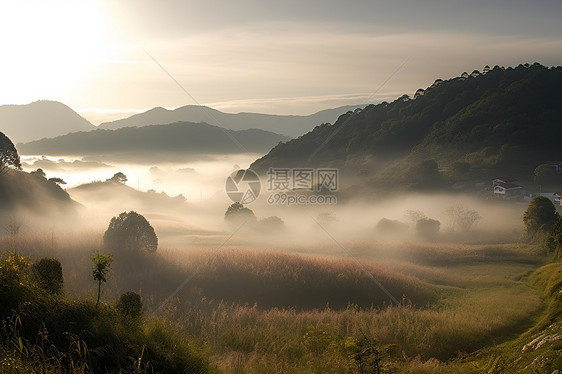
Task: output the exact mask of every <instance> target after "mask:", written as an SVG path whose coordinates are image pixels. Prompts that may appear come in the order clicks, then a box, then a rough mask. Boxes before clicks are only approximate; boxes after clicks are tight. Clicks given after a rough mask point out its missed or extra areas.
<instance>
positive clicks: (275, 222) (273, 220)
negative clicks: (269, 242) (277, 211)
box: [258, 216, 285, 233]
mask: <svg viewBox="0 0 562 374" xmlns="http://www.w3.org/2000/svg"><path fill="white" fill-rule="evenodd" d="M258 224H259V228H260V229H261V230H262V231H263V232H264V233H273V232H283V230H285V222H283V220H282V219H281V218H279V217H277V216H271V217H267V218H264V219H262V220H260V221H259V222H258Z"/></svg>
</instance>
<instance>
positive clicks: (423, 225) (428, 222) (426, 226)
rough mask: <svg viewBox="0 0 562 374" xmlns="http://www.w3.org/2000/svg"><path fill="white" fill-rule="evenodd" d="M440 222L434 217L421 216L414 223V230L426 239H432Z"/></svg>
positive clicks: (435, 235) (437, 232)
mask: <svg viewBox="0 0 562 374" xmlns="http://www.w3.org/2000/svg"><path fill="white" fill-rule="evenodd" d="M440 227H441V222H439V221H438V220H436V219H431V218H422V219H420V220H418V222H417V223H416V232H417V234H418V235H419V236H421V237H422V238H424V239H427V240H433V239H435V238H436V237H437V235H439V229H440Z"/></svg>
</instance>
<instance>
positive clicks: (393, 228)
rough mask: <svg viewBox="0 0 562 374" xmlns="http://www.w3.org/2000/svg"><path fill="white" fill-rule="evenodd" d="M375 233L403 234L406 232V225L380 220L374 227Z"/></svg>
mask: <svg viewBox="0 0 562 374" xmlns="http://www.w3.org/2000/svg"><path fill="white" fill-rule="evenodd" d="M375 231H376V232H377V233H379V234H395V235H399V234H405V233H407V232H408V225H407V224H405V223H403V222H400V221H397V220H390V219H388V218H381V220H380V221H379V222H378V223H377V225H376V226H375Z"/></svg>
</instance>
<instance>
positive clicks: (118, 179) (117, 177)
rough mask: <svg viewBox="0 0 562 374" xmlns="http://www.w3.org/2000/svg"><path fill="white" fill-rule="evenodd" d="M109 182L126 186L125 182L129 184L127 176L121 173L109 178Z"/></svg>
mask: <svg viewBox="0 0 562 374" xmlns="http://www.w3.org/2000/svg"><path fill="white" fill-rule="evenodd" d="M108 181H110V182H116V183H123V184H124V183H125V182H127V176H126V175H125V174H123V173H121V172H118V173H115V174H113V176H112V177H111V178H109V179H108Z"/></svg>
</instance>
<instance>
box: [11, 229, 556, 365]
mask: <svg viewBox="0 0 562 374" xmlns="http://www.w3.org/2000/svg"><path fill="white" fill-rule="evenodd" d="M80 240H82V241H84V238H83V237H82V238H81V239H80ZM92 242H95V240H94V239H92ZM6 243H7V242H6V241H5V242H4V243H3V244H6ZM87 243H88V241H84V243H83V244H82V245H80V244H76V243H71V242H69V243H67V244H64V245H63V243H59V245H58V248H53V249H51V250H49V251H48V252H49V256H53V257H57V258H59V259H60V260H61V262H62V264H63V271H64V275H65V287H64V290H65V293H66V294H67V295H70V296H71V297H69V296H66V297H65V296H56V295H47V294H44V293H42V291H40V289H39V288H38V287H37V286H36V285H33V283H29V282H31V280H29V281H28V280H26V278H25V276H24V277H23V278H22V279H23V282H20V283H22V284H20V285H19V286H18V287H17V290H26V291H25V292H22V293H21V294H17V295H21V296H15V295H16V294H15V293H13V292H15V291H13V292H12V293H11V294H9V295H8V296H9V297H14V298H15V297H21V299H19V301H18V303H17V305H16V306H15V310H17V311H18V313H17V314H12V313H11V311H10V310H11V309H14V308H12V307H10V308H6V309H4V310H3V315H4V316H5V318H4V321H5V322H4V327H3V329H4V337H3V339H4V340H3V344H2V350H3V357H6V359H5V360H4V363H3V365H4V367H8V366H6V365H16V366H18V367H23V368H25V369H22V370H23V371H21V372H33V371H32V369H31V368H35V367H41V366H40V365H44V364H43V362H47V363H48V365H50V366H48V368H49V370H51V372H60V371H64V370H67V371H68V372H105V371H111V370H113V371H117V370H121V371H122V372H137V371H135V370H138V368H139V366H138V365H139V363H141V366H140V368H141V369H140V370H141V372H142V370H145V371H147V372H150V370H152V368H154V369H155V372H158V371H159V372H185V371H184V370H183V369H180V368H185V367H188V368H192V370H193V368H197V370H200V371H201V372H205V371H209V370H210V371H212V370H217V371H219V372H225V373H237V372H250V373H252V372H254V373H261V372H279V373H281V372H283V373H285V372H294V373H296V372H299V373H302V372H310V373H312V372H341V373H349V372H359V367H360V365H363V366H364V367H365V368H366V367H372V365H373V364H374V363H378V365H379V368H380V369H381V370H383V372H385V371H384V370H386V372H408V371H410V372H444V373H445V372H451V371H454V372H478V371H479V369H477V368H484V367H487V366H486V365H489V366H490V367H491V366H492V363H491V360H493V359H495V357H500V356H501V362H510V361H509V360H510V359H509V357H511V356H510V355H515V354H516V349H515V348H516V347H518V345H521V343H522V342H523V341H524V340H521V339H524V338H521V337H518V335H519V334H522V333H524V332H525V331H527V330H529V329H530V328H532V327H533V326H534V325H536V326H535V327H534V329H535V330H536V332H537V334H538V333H539V332H542V330H543V329H544V328H548V326H550V325H549V324H547V323H545V322H542V325H540V324H537V322H538V321H540V320H541V319H540V318H538V317H537V316H543V317H542V318H549V317H548V315H549V314H548V313H550V314H552V313H556V311H558V312H557V313H559V311H560V305H559V304H553V305H552V306H551V307H550V309H548V310H550V311H547V312H543V310H544V305H545V304H544V303H543V301H541V296H543V297H545V299H544V300H549V299H548V298H550V297H551V296H548V295H547V294H544V295H543V294H542V291H543V289H545V288H548V289H550V290H551V291H552V290H553V289H555V288H556V284H555V283H553V282H555V280H549V278H548V276H547V275H548V274H550V275H553V274H554V273H555V272H554V270H552V269H553V268H554V267H556V266H557V265H556V264H552V265H548V266H547V267H546V268H540V266H541V265H540V263H541V262H542V261H544V257H542V256H540V255H538V254H536V253H535V252H536V250H535V249H534V247H533V246H530V245H447V244H438V245H436V244H422V243H403V244H393V245H383V244H375V243H368V242H362V243H350V247H349V248H350V251H351V252H352V253H354V255H356V256H357V257H358V258H360V259H361V267H359V266H357V264H355V263H354V262H353V261H351V260H346V259H342V258H319V257H318V254H319V253H314V255H310V254H309V255H298V254H287V253H280V252H276V251H272V250H257V251H256V250H244V249H240V248H225V249H222V250H221V251H219V252H218V253H209V252H208V251H194V250H191V251H189V252H188V253H186V250H185V249H173V248H162V249H161V250H160V252H161V253H160V254H156V253H152V254H146V255H144V256H139V257H138V258H136V259H132V258H124V257H122V256H121V257H119V256H116V261H115V263H114V264H113V267H112V271H111V273H110V275H109V277H108V283H107V284H106V285H104V289H103V295H102V303H101V304H100V307H99V308H97V309H96V307H95V297H96V292H95V290H96V283H95V282H94V281H93V280H92V279H91V277H90V276H89V275H88V274H89V272H90V270H89V269H90V268H89V266H90V265H89V262H88V254H89V250H90V249H91V248H92V247H91V245H88V244H87ZM24 244H25V245H24ZM44 245H45V243H44V242H43V243H41V240H38V241H34V240H32V239H31V238H26V240H25V241H23V242H22V243H20V244H19V245H18V248H20V250H22V251H23V250H24V247H27V248H28V252H27V253H28V254H29V255H30V258H31V259H32V260H33V259H35V260H37V259H38V258H39V256H40V254H41V253H43V252H44V251H43V252H42V251H41V247H42V246H44ZM66 245H68V248H65V246H66ZM70 249H74V250H70ZM326 252H330V249H329V248H327V249H326ZM392 254H393V255H392ZM209 259H210V261H209ZM421 259H425V261H421ZM537 268H540V269H539V270H538V271H536V272H535V269H537ZM545 269H547V270H548V271H547V270H545ZM365 270H366V271H365ZM533 272H535V273H533ZM368 273H370V274H374V275H375V276H376V279H377V280H379V281H380V283H381V284H382V285H384V286H385V287H388V290H390V292H391V293H392V294H393V295H395V296H396V298H397V299H398V300H399V301H400V306H396V305H393V304H392V301H391V300H390V299H389V298H388V297H385V294H384V293H382V292H381V290H380V289H379V288H378V286H377V285H376V284H375V283H374V282H373V280H372V279H371V278H370V277H369V276H368ZM406 274H407V275H406ZM531 274H533V275H531ZM187 277H191V279H190V281H189V282H188V283H187V284H186V286H185V287H184V288H183V289H181V290H180V291H179V292H178V293H177V294H175V295H174V297H172V298H171V299H169V300H167V302H166V303H163V301H164V300H166V297H168V296H170V295H171V294H172V292H173V290H174V289H175V288H176V287H177V286H178V285H179V284H181V283H182V282H183V281H184V280H185V279H186V278H187ZM547 284H548V285H549V286H548V287H546V285H547ZM338 287H339V288H338ZM4 289H5V288H3V290H4ZM14 290H16V289H14ZM129 290H134V291H137V292H139V293H140V294H141V295H142V297H143V302H144V305H145V314H144V317H143V319H142V320H136V321H133V322H131V321H128V320H127V319H126V318H125V319H124V318H123V316H122V315H121V314H120V312H119V309H117V308H116V307H114V306H113V305H115V303H116V300H117V299H118V298H119V295H120V294H122V293H123V292H125V291H129ZM375 291H376V292H375ZM2 295H3V296H2V297H7V296H6V293H3V294H2ZM10 295H11V296H10ZM552 295H555V293H552ZM556 295H557V294H556ZM77 297H78V298H79V299H76V298H77ZM84 297H85V298H86V299H84ZM112 300H114V301H112ZM344 300H348V302H347V303H344ZM413 300H415V302H413ZM104 301H105V302H106V303H104ZM108 301H110V303H109V304H107V302H108ZM255 301H257V302H255ZM306 301H308V303H307V302H306ZM2 305H6V304H5V303H2ZM24 305H25V307H24ZM18 308H19V309H18ZM159 308H160V309H159ZM156 310H158V313H157V314H154V313H153V312H155V311H156ZM553 311H554V312H553ZM541 313H544V314H541ZM552 315H554V321H555V320H556V318H558V315H557V314H552ZM61 316H64V318H61ZM69 322H74V323H69ZM43 323H44V326H45V328H46V330H45V331H47V332H48V339H50V340H49V342H51V343H52V345H53V346H54V347H56V351H55V352H56V353H48V354H49V355H50V356H43V355H44V353H40V354H38V353H37V352H42V351H40V350H38V348H37V347H42V346H41V345H40V344H38V343H39V342H41V340H40V339H39V338H38V336H42V335H38V332H40V331H43V330H42V329H43ZM131 323H132V324H131ZM10 326H11V327H10ZM527 334H528V335H529V334H530V335H529V337H532V336H534V335H532V334H531V333H527ZM547 335H548V334H547ZM523 336H524V335H523ZM20 337H22V341H23V342H24V346H25V347H27V348H25V349H24V350H19V349H18V348H17V347H18V345H19V338H20ZM41 339H42V338H41ZM512 339H516V340H512ZM502 341H505V342H508V343H504V345H498V343H501V342H502ZM509 342H511V343H509ZM529 342H530V340H529V341H527V342H525V343H524V344H527V343H529ZM509 344H512V345H509ZM114 345H115V346H114ZM109 347H112V348H109ZM116 347H119V348H116ZM485 347H493V348H489V349H490V350H489V351H487V350H486V349H484V350H483V351H482V348H485ZM541 347H542V346H541ZM42 349H43V348H42ZM517 349H521V347H519V348H517ZM542 349H546V347H542ZM556 349H558V348H556V347H550V348H548V349H547V350H548V352H549V353H547V354H551V355H552V354H554V353H553V352H556ZM26 350H27V351H26ZM29 352H35V353H33V354H31V353H29ZM80 352H82V353H80ZM85 352H87V353H85ZM534 352H535V351H533V353H534ZM45 355H46V354H45ZM80 355H83V357H82V356H80ZM517 357H518V356H517ZM108 358H111V359H109V360H108ZM73 360H74V361H73ZM488 361H490V362H488ZM108 362H109V364H108ZM497 362H500V359H498V361H497ZM519 362H522V361H521V360H520V361H519ZM72 365H74V369H73V366H72ZM80 365H82V366H80ZM104 365H109V366H104ZM494 365H496V366H497V367H498V368H499V367H500V365H499V364H497V363H496V364H494ZM504 366H505V365H504ZM80 367H82V369H80ZM73 370H74V371H73ZM80 370H82V371H80ZM365 370H367V369H365ZM486 370H487V369H486ZM494 370H496V369H494ZM506 370H507V369H506ZM7 372H10V371H7ZM15 372H17V371H15ZM47 372H48V371H47ZM188 372H192V371H188ZM490 372H501V371H497V370H496V371H490ZM505 372H510V371H505ZM539 372H540V371H539Z"/></svg>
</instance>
